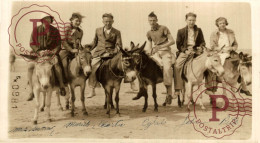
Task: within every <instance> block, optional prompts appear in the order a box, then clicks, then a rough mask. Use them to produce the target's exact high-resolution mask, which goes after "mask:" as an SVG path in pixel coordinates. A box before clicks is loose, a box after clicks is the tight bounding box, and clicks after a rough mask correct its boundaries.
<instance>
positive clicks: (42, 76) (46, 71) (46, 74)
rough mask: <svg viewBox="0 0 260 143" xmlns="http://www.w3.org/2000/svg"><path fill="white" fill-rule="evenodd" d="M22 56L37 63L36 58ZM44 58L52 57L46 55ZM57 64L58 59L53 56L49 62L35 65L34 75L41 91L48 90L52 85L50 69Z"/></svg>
mask: <svg viewBox="0 0 260 143" xmlns="http://www.w3.org/2000/svg"><path fill="white" fill-rule="evenodd" d="M22 56H24V57H25V58H27V59H30V60H36V61H37V59H38V57H37V56H32V55H22ZM46 56H51V57H52V55H46ZM57 63H58V58H57V57H56V56H54V57H53V58H51V59H50V60H46V61H43V62H38V63H35V74H36V77H37V79H38V81H39V83H40V86H41V88H42V89H44V90H47V89H48V88H50V87H52V84H53V83H52V79H53V76H54V75H53V74H54V73H53V72H52V67H53V66H54V65H56V64H57ZM60 74H61V73H60Z"/></svg>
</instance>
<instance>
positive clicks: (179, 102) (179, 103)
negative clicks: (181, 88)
mask: <svg viewBox="0 0 260 143" xmlns="http://www.w3.org/2000/svg"><path fill="white" fill-rule="evenodd" d="M178 106H179V107H180V108H181V99H180V94H179V95H178Z"/></svg>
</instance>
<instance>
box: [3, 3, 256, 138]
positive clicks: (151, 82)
mask: <svg viewBox="0 0 260 143" xmlns="http://www.w3.org/2000/svg"><path fill="white" fill-rule="evenodd" d="M11 9H12V11H10V19H9V21H8V23H9V24H8V25H9V27H8V29H6V30H5V31H8V35H9V38H8V40H9V45H8V46H9V53H10V55H9V77H8V78H9V83H8V84H9V85H8V86H9V89H8V133H7V134H8V138H9V139H42V138H50V139H54V138H59V139H62V138H72V139H73V138H82V139H123V140H124V139H170V140H215V141H219V140H250V138H251V137H252V123H253V121H252V118H253V114H252V97H253V96H254V95H252V93H253V92H252V30H253V28H252V26H251V25H252V23H251V19H252V15H251V5H250V3H247V2H113V1H110V2H94V1H91V2H88V1H78V2H70V1H56V2H55V1H53V2H41V1H35V2H33V1H13V2H12V8H11ZM5 31H4V32H5ZM123 140H122V141H123Z"/></svg>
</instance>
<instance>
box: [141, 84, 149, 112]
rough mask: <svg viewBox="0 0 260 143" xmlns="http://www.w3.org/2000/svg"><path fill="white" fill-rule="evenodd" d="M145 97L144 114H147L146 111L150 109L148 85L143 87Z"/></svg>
mask: <svg viewBox="0 0 260 143" xmlns="http://www.w3.org/2000/svg"><path fill="white" fill-rule="evenodd" d="M142 90H143V96H144V107H143V112H146V109H147V107H148V93H147V85H144V87H143V89H142Z"/></svg>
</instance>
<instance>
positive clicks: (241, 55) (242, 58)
mask: <svg viewBox="0 0 260 143" xmlns="http://www.w3.org/2000/svg"><path fill="white" fill-rule="evenodd" d="M238 55H239V59H241V60H244V54H243V52H240V53H239V54H238Z"/></svg>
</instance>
